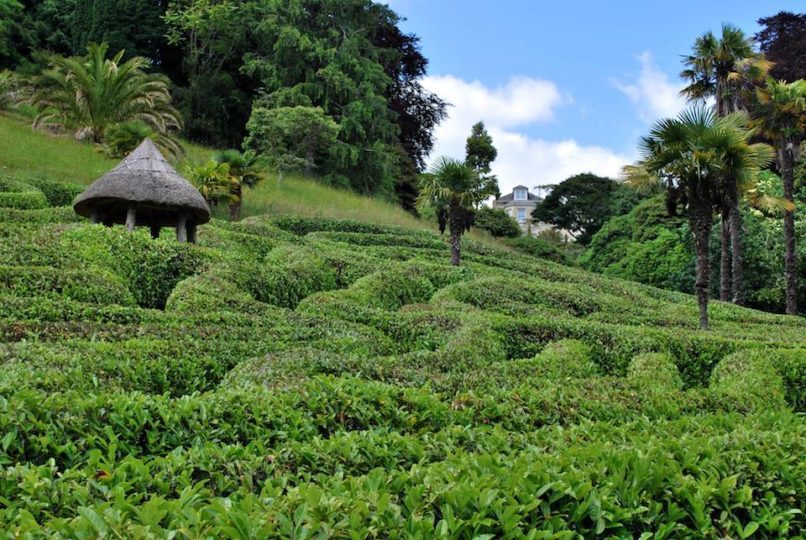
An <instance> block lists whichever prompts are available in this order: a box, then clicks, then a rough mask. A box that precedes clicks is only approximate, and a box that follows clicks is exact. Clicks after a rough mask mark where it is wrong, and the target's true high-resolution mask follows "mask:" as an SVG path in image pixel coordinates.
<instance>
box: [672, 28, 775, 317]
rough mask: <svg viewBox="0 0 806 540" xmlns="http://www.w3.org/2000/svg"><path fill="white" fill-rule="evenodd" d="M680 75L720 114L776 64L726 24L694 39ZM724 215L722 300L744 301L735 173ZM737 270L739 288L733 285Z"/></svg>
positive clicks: (728, 182) (728, 181) (686, 91)
mask: <svg viewBox="0 0 806 540" xmlns="http://www.w3.org/2000/svg"><path fill="white" fill-rule="evenodd" d="M683 63H684V65H685V66H686V69H684V70H683V71H682V72H681V73H680V76H681V77H683V78H684V79H686V80H688V81H689V84H688V86H686V87H685V88H683V90H682V91H681V92H680V93H681V94H682V95H683V96H685V97H687V98H688V99H689V100H691V101H702V100H706V99H708V98H714V100H715V105H716V113H717V116H720V117H722V116H726V115H728V114H730V113H732V112H735V111H738V110H741V109H742V103H741V97H742V94H743V90H744V89H746V87H747V86H748V84H750V83H751V82H752V81H758V80H762V79H763V77H764V76H765V75H766V73H767V71H768V70H769V68H770V66H771V64H770V62H768V61H767V60H765V59H764V57H763V56H762V55H761V54H759V53H758V52H756V50H755V48H754V46H753V41H752V39H751V38H749V37H747V36H746V35H745V33H744V32H743V31H742V30H740V29H739V28H737V27H735V26H733V25H730V24H723V25H722V33H721V35H720V36H719V37H717V36H715V35H714V34H713V33H712V32H710V31H709V32H706V33H704V34H703V35H702V36H700V37H698V38H697V40H696V41H695V42H694V47H693V48H692V54H691V55H689V56H686V57H685V59H684V62H683ZM724 180H725V183H724V186H723V187H722V190H721V191H722V196H721V197H720V199H721V204H720V214H721V218H722V220H721V221H722V235H721V243H722V246H721V248H722V256H721V264H720V294H719V296H720V299H721V300H728V299H729V298H730V297H731V292H732V295H733V301H734V302H735V303H737V304H741V303H742V302H743V300H744V298H743V291H742V286H743V269H742V245H741V235H742V216H741V213H740V212H739V198H740V197H739V191H738V189H737V186H736V180H735V179H734V178H730V177H725V179H724ZM731 274H732V275H733V287H732V290H731Z"/></svg>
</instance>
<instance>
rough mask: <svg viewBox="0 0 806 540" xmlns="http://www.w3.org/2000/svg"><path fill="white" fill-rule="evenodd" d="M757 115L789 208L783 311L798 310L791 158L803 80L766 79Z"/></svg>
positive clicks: (805, 125)
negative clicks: (773, 151) (769, 142)
mask: <svg viewBox="0 0 806 540" xmlns="http://www.w3.org/2000/svg"><path fill="white" fill-rule="evenodd" d="M756 95H757V101H758V104H757V109H758V111H757V112H758V114H757V116H756V117H755V118H754V119H753V121H752V122H753V124H754V125H756V126H758V127H759V128H760V130H761V132H762V133H763V134H764V135H766V136H767V137H769V138H770V140H772V141H773V143H774V145H775V149H776V159H777V162H778V169H779V171H780V172H781V179H782V180H783V184H784V199H786V200H787V201H788V202H789V203H790V208H789V209H787V210H785V213H784V249H785V253H784V275H785V279H786V313H787V314H789V315H797V313H798V305H797V299H798V267H797V264H798V261H797V256H796V253H795V205H794V204H793V203H794V195H795V161H796V159H797V151H798V147H799V146H800V143H801V142H802V141H803V140H804V134H806V81H804V80H803V79H799V80H797V81H794V82H792V83H789V84H787V83H786V82H784V81H775V80H772V79H769V80H768V81H767V85H766V87H762V88H758V90H757V92H756Z"/></svg>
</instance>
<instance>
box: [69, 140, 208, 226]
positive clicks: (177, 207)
mask: <svg viewBox="0 0 806 540" xmlns="http://www.w3.org/2000/svg"><path fill="white" fill-rule="evenodd" d="M132 204H134V206H135V207H136V208H137V209H138V218H137V219H138V222H140V221H141V219H142V221H143V222H144V223H154V224H165V225H167V224H170V223H171V222H173V221H175V220H176V218H177V217H178V216H179V215H180V214H186V215H188V217H189V218H190V219H191V220H192V221H193V222H195V223H197V224H198V223H206V222H208V221H210V208H209V207H208V206H207V203H206V202H205V200H204V198H203V197H202V196H201V193H199V190H197V189H196V188H195V187H194V186H193V185H192V184H191V183H190V182H188V181H187V180H185V179H184V178H182V177H181V176H180V175H179V173H177V172H176V170H174V168H173V167H171V165H170V164H169V163H168V161H167V160H166V159H165V158H164V157H163V156H162V154H161V153H160V151H159V150H158V149H157V147H156V146H155V145H154V143H153V142H151V139H146V140H144V141H143V142H142V143H141V144H140V146H138V147H137V148H136V149H135V150H134V151H132V153H131V154H129V155H128V156H126V157H125V158H124V159H123V161H121V162H120V164H119V165H118V166H117V167H115V168H114V169H112V170H111V171H109V172H108V173H106V174H105V175H103V176H102V177H101V178H99V179H98V180H96V181H95V182H93V183H92V185H90V187H88V188H87V189H85V190H84V191H83V192H82V193H81V194H79V195H78V197H76V198H75V200H74V201H73V208H74V209H75V211H76V213H78V214H79V215H82V216H86V217H89V216H91V215H92V214H93V213H94V212H97V211H100V212H101V213H103V214H105V215H106V217H107V219H110V220H111V221H114V222H115V223H122V222H124V221H125V214H126V211H125V209H126V208H127V207H128V206H131V205H132ZM140 210H143V212H140ZM138 224H139V223H138Z"/></svg>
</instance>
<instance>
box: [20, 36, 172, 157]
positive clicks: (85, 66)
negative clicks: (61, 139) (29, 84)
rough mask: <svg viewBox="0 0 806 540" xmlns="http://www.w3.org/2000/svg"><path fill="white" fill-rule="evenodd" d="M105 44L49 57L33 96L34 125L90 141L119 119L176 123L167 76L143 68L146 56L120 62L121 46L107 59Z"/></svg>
mask: <svg viewBox="0 0 806 540" xmlns="http://www.w3.org/2000/svg"><path fill="white" fill-rule="evenodd" d="M108 49H109V46H108V45H107V44H105V43H104V44H100V45H98V44H91V45H89V46H88V47H87V55H86V56H82V57H71V58H65V57H62V56H58V55H54V56H50V57H49V58H48V60H49V66H48V68H47V69H45V70H44V71H43V72H42V73H41V75H40V76H39V77H38V78H37V80H36V86H37V87H38V90H37V92H36V94H35V95H34V97H33V99H32V102H33V104H34V106H35V107H36V108H37V109H38V112H39V114H38V115H37V117H36V118H35V120H34V127H37V126H41V125H43V124H44V125H55V126H58V127H61V128H64V129H68V130H71V131H73V132H74V133H75V134H76V137H77V138H89V139H90V140H92V141H93V142H95V143H101V142H102V139H103V137H104V134H105V132H106V129H107V128H108V127H110V126H112V125H113V124H118V123H121V122H131V121H138V122H141V123H143V124H145V125H147V126H149V127H150V128H152V129H153V130H154V131H156V132H157V133H166V132H168V131H170V130H173V129H178V128H180V127H181V124H182V120H181V116H180V114H179V111H177V110H176V109H175V108H174V107H173V106H172V105H171V94H170V87H169V81H168V79H167V78H165V77H163V76H161V75H156V74H151V73H146V72H145V70H146V69H148V67H149V66H150V62H149V61H148V60H146V59H145V58H142V57H139V56H138V57H134V58H132V59H130V60H127V61H126V62H123V63H121V59H122V58H123V53H124V51H120V52H118V53H117V54H116V55H114V56H113V57H112V58H107V51H108Z"/></svg>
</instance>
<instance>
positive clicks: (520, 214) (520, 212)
mask: <svg viewBox="0 0 806 540" xmlns="http://www.w3.org/2000/svg"><path fill="white" fill-rule="evenodd" d="M525 221H526V208H518V223H524V222H525Z"/></svg>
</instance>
